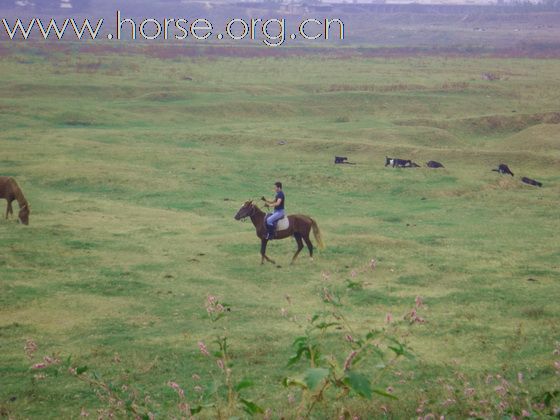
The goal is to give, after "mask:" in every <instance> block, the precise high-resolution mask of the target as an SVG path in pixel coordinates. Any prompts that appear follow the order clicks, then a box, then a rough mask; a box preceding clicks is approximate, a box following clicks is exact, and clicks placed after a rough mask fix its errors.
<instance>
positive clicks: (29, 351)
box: [24, 339, 38, 359]
mask: <svg viewBox="0 0 560 420" xmlns="http://www.w3.org/2000/svg"><path fill="white" fill-rule="evenodd" d="M24 349H25V354H26V355H27V357H28V358H29V359H32V358H33V354H34V353H35V352H36V351H37V349H38V347H37V344H36V343H35V341H33V340H31V339H28V340H27V341H26V342H25V347H24Z"/></svg>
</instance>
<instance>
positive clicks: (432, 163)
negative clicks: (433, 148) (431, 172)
mask: <svg viewBox="0 0 560 420" xmlns="http://www.w3.org/2000/svg"><path fill="white" fill-rule="evenodd" d="M426 166H427V167H428V168H445V166H443V165H442V164H441V163H439V162H436V161H435V160H430V161H429V162H428V163H426Z"/></svg>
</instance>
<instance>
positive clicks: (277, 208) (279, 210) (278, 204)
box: [261, 182, 286, 239]
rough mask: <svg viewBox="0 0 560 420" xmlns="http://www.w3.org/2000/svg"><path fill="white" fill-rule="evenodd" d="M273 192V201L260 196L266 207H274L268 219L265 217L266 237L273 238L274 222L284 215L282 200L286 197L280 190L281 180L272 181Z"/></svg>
mask: <svg viewBox="0 0 560 420" xmlns="http://www.w3.org/2000/svg"><path fill="white" fill-rule="evenodd" d="M274 192H275V193H276V196H275V197H274V201H268V200H267V199H266V198H264V197H262V198H261V200H263V201H264V202H265V203H266V206H267V207H273V208H274V212H273V213H272V215H271V216H269V217H268V219H266V231H267V234H266V239H273V238H274V224H275V223H276V222H277V221H278V220H280V219H281V218H282V217H284V202H285V201H286V198H285V196H284V192H283V191H282V183H281V182H275V183H274Z"/></svg>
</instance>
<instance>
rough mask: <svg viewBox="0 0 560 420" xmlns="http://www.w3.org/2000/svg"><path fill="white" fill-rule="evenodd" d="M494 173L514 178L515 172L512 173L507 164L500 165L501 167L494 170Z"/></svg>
mask: <svg viewBox="0 0 560 420" xmlns="http://www.w3.org/2000/svg"><path fill="white" fill-rule="evenodd" d="M492 170H493V171H494V172H499V173H501V174H502V175H506V174H507V175H511V176H513V172H511V170H510V169H509V168H508V166H507V165H506V164H505V163H500V165H499V166H498V169H492Z"/></svg>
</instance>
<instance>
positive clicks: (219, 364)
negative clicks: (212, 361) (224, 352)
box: [216, 359, 224, 370]
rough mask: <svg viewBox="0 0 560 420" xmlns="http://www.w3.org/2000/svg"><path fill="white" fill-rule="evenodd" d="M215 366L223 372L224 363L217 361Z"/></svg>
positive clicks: (220, 360)
mask: <svg viewBox="0 0 560 420" xmlns="http://www.w3.org/2000/svg"><path fill="white" fill-rule="evenodd" d="M216 364H217V365H218V367H219V368H220V369H222V370H224V361H223V360H222V359H218V360H217V361H216Z"/></svg>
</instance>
